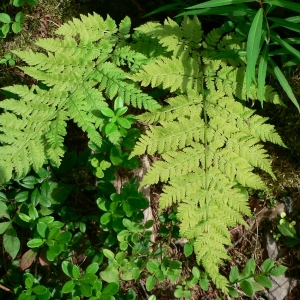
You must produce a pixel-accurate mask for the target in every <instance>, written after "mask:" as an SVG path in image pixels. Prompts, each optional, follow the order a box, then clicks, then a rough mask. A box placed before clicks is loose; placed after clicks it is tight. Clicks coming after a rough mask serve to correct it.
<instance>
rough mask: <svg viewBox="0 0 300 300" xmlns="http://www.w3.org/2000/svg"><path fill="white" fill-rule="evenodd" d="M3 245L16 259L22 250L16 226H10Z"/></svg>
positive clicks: (4, 236)
mask: <svg viewBox="0 0 300 300" xmlns="http://www.w3.org/2000/svg"><path fill="white" fill-rule="evenodd" d="M3 245H4V249H5V251H6V252H7V253H8V254H9V255H10V256H11V258H12V259H13V260H14V259H15V258H16V256H17V254H18V252H19V250H20V245H21V244H20V240H19V238H18V236H17V232H16V231H15V230H14V228H12V227H11V228H8V229H7V230H6V231H5V233H4V235H3Z"/></svg>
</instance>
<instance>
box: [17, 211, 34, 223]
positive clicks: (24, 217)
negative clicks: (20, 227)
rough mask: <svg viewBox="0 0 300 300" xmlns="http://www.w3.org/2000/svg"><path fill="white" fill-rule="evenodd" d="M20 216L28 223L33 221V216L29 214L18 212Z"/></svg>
mask: <svg viewBox="0 0 300 300" xmlns="http://www.w3.org/2000/svg"><path fill="white" fill-rule="evenodd" d="M18 217H19V218H20V219H21V220H22V221H24V222H27V223H28V222H30V221H31V218H30V217H29V216H27V215H25V214H23V213H19V214H18Z"/></svg>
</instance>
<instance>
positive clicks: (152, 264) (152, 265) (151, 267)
mask: <svg viewBox="0 0 300 300" xmlns="http://www.w3.org/2000/svg"><path fill="white" fill-rule="evenodd" d="M159 265H160V264H159V262H158V261H157V260H152V261H149V262H147V270H148V271H149V272H150V273H154V272H156V271H157V270H158V268H159Z"/></svg>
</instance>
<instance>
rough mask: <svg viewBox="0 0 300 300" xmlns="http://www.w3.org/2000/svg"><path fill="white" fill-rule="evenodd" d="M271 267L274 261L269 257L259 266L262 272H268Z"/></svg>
mask: <svg viewBox="0 0 300 300" xmlns="http://www.w3.org/2000/svg"><path fill="white" fill-rule="evenodd" d="M273 267H274V261H273V260H271V259H269V258H267V259H266V260H265V261H264V262H263V264H262V266H261V269H262V271H263V272H264V273H269V272H270V271H271V269H272V268H273Z"/></svg>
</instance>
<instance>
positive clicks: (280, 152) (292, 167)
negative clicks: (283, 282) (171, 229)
mask: <svg viewBox="0 0 300 300" xmlns="http://www.w3.org/2000/svg"><path fill="white" fill-rule="evenodd" d="M39 2H40V3H39V5H37V6H35V7H29V6H28V7H27V6H26V7H25V8H24V10H25V13H26V15H27V18H26V20H25V23H24V28H23V31H22V32H21V33H20V34H18V35H9V36H8V37H7V38H6V39H3V40H1V41H0V57H2V56H3V55H4V54H5V53H8V52H9V50H12V49H23V50H24V49H35V46H34V40H36V39H38V38H44V37H52V36H53V32H54V30H55V29H57V28H58V27H59V26H60V25H61V24H62V23H64V22H66V21H68V20H70V19H72V18H73V17H78V16H79V15H80V14H87V13H92V12H96V13H98V14H100V15H102V16H103V17H106V15H107V14H109V15H110V16H111V17H112V18H113V19H115V20H116V22H117V23H118V22H119V21H121V19H123V18H124V17H125V16H126V15H128V16H129V17H131V19H132V27H133V28H134V27H136V26H138V25H140V24H141V23H144V22H145V21H148V20H150V19H152V20H162V19H164V18H165V17H166V16H167V15H168V16H174V13H173V14H172V12H168V13H164V14H161V15H155V16H153V17H151V18H142V17H143V16H144V15H145V14H146V13H149V12H150V11H152V10H154V9H156V8H157V7H160V6H162V5H165V4H167V3H168V2H170V1H166V0H153V1H144V0H143V1H142V0H115V1H107V0H98V1H97V0H81V1H80V0H73V1H71V0H65V1H63V0H62V1H58V0H40V1H39ZM218 25H219V24H216V25H215V27H217V26H218ZM209 26H211V24H210V25H209ZM299 76H300V68H299V69H298V70H296V71H295V72H294V74H292V75H291V76H290V82H291V84H292V85H293V86H294V88H295V91H296V96H297V97H298V99H300V97H299V96H300V78H299ZM25 80H26V79H25V78H23V76H22V73H21V72H20V71H18V70H17V69H16V68H14V67H9V66H4V65H2V66H0V85H1V87H3V86H7V85H10V84H11V83H18V82H23V81H25ZM283 98H284V96H283ZM286 103H287V104H288V106H289V107H288V108H281V107H274V106H272V105H266V106H265V107H264V109H259V108H258V110H259V113H261V114H262V115H264V116H266V117H269V118H270V123H271V124H273V125H275V126H276V129H277V131H278V132H279V134H280V135H281V136H282V139H283V141H284V143H285V144H286V145H287V147H288V148H286V149H283V148H280V147H278V146H274V145H267V148H268V151H269V153H270V156H271V158H272V167H273V171H274V173H275V175H276V176H277V181H272V180H271V179H270V178H269V177H266V176H265V178H264V179H265V182H266V184H267V186H268V187H269V189H270V191H269V192H268V193H261V192H258V191H250V194H251V197H250V206H251V209H252V212H253V215H254V216H256V219H254V220H253V219H249V220H246V221H247V222H248V224H249V228H244V227H242V226H237V227H236V228H232V229H231V235H232V243H233V247H231V248H230V249H229V255H230V256H231V258H232V261H231V262H230V265H232V266H233V265H238V266H239V267H240V268H242V267H244V266H245V263H246V262H247V261H248V259H249V258H250V257H254V258H255V260H256V262H257V264H258V265H260V264H261V263H262V261H263V260H264V259H266V258H267V257H268V253H267V251H266V241H265V239H266V235H265V233H266V232H270V231H273V233H274V234H276V233H278V230H277V229H276V224H277V222H278V218H279V217H278V214H279V213H280V212H282V211H287V207H286V206H288V205H291V206H292V209H291V212H290V214H288V219H289V220H290V221H292V220H293V221H297V223H296V225H295V226H296V229H297V231H298V232H300V220H299V218H298V217H299V216H300V214H299V212H300V169H299V168H300V139H299V132H300V119H299V113H298V112H297V110H296V109H295V108H294V107H293V106H292V105H291V104H290V103H289V101H288V100H287V101H286ZM78 140H79V143H80V134H79V137H78ZM152 192H153V193H152V203H151V206H152V209H153V211H154V217H155V218H157V208H158V201H159V193H160V190H159V189H157V188H155V187H154V188H153V189H152ZM286 199H289V201H290V202H289V203H287V200H286ZM277 244H278V247H279V249H280V255H279V257H278V259H279V261H280V262H281V263H282V264H284V265H286V266H288V267H289V269H288V271H287V273H286V275H287V276H288V277H291V278H293V279H294V280H295V285H294V287H293V289H292V290H291V291H289V294H288V296H287V297H286V299H287V300H297V299H300V245H296V246H294V247H292V248H288V247H287V246H285V244H284V240H283V239H282V238H281V239H279V240H278V241H277ZM170 251H171V252H172V256H173V257H174V256H175V258H177V259H186V258H184V255H183V251H182V247H181V246H180V245H178V244H175V243H174V244H173V245H172V247H170ZM192 263H193V262H190V265H191V264H192ZM229 270H230V268H229V266H227V267H224V268H223V269H222V270H221V272H223V274H224V275H225V276H227V277H228V273H229ZM136 289H137V291H138V293H139V296H140V298H138V299H146V298H145V296H144V291H143V290H142V288H141V287H136ZM139 289H140V290H139ZM172 289H174V286H173V287H172V286H170V287H167V286H162V285H161V286H157V287H156V291H157V295H160V296H157V299H159V300H161V299H174V296H172V294H173V291H172ZM260 295H261V296H260ZM216 296H217V291H216V290H215V289H214V288H213V287H210V289H209V290H208V291H207V292H204V291H201V290H198V291H196V290H195V291H194V299H207V300H210V299H211V300H212V299H215V298H216ZM240 299H249V297H244V298H240ZM253 299H267V298H266V296H265V295H264V294H263V293H261V294H257V295H256V296H255V297H253Z"/></svg>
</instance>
